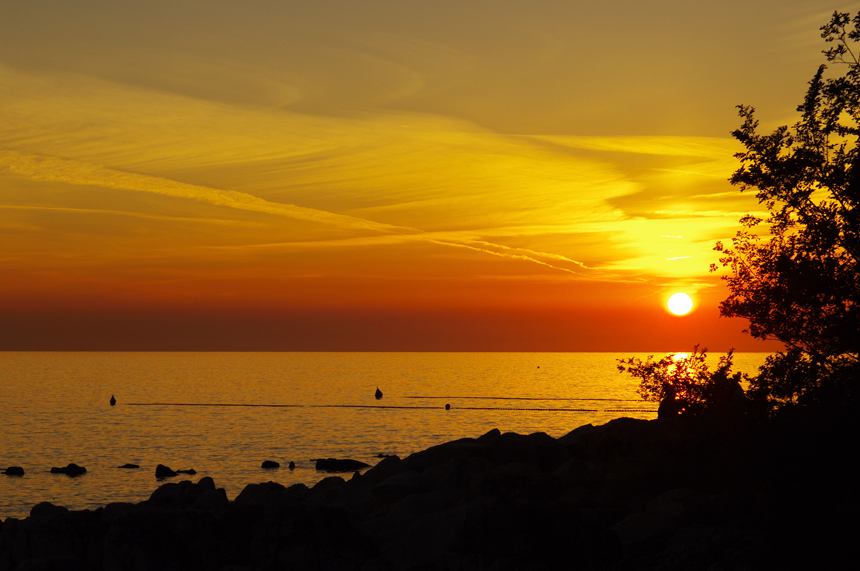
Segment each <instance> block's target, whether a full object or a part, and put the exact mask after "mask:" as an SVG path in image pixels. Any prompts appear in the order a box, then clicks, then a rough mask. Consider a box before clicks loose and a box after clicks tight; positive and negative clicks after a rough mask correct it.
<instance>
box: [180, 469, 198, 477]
mask: <svg viewBox="0 0 860 571" xmlns="http://www.w3.org/2000/svg"><path fill="white" fill-rule="evenodd" d="M176 473H177V474H188V475H189V476H193V475H194V474H196V473H197V470H195V469H194V468H189V469H187V470H177V471H176Z"/></svg>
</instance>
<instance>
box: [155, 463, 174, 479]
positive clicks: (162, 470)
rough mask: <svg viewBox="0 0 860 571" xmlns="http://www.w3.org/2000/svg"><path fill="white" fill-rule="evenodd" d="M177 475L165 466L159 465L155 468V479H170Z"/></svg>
mask: <svg viewBox="0 0 860 571" xmlns="http://www.w3.org/2000/svg"><path fill="white" fill-rule="evenodd" d="M175 475H176V472H174V471H173V470H171V469H170V468H168V467H167V466H165V465H164V464H159V465H158V466H156V467H155V477H156V478H170V477H173V476H175Z"/></svg>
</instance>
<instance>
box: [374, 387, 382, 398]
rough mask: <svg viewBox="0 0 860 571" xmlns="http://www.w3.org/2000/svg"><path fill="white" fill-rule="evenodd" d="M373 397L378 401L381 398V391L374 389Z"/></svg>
mask: <svg viewBox="0 0 860 571" xmlns="http://www.w3.org/2000/svg"><path fill="white" fill-rule="evenodd" d="M375 396H376V400H379V399H381V398H382V391H381V390H379V387H376V395H375Z"/></svg>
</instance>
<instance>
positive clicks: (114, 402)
mask: <svg viewBox="0 0 860 571" xmlns="http://www.w3.org/2000/svg"><path fill="white" fill-rule="evenodd" d="M115 404H116V399H115V398H114V396H113V395H111V396H110V405H111V406H114V405H115Z"/></svg>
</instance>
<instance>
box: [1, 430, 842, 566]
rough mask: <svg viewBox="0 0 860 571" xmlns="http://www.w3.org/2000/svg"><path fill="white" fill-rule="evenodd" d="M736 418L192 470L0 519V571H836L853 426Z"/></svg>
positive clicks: (490, 435) (493, 437) (493, 434)
mask: <svg viewBox="0 0 860 571" xmlns="http://www.w3.org/2000/svg"><path fill="white" fill-rule="evenodd" d="M733 426H735V425H717V424H713V423H710V424H709V423H706V422H703V421H701V419H688V418H684V417H678V418H671V419H668V420H655V421H644V420H634V419H616V420H613V421H611V422H609V423H607V424H605V425H602V426H592V425H586V426H582V427H580V428H577V429H576V430H573V431H571V432H570V433H568V434H567V435H565V436H563V437H561V438H551V437H549V436H547V435H546V434H542V433H537V434H529V435H520V434H512V433H501V432H500V431H498V430H491V431H489V432H487V433H486V434H484V435H483V436H481V437H479V438H463V439H460V440H456V441H453V442H446V443H444V444H440V445H438V446H433V447H431V448H428V449H426V450H423V451H421V452H417V453H415V454H412V455H410V456H408V457H406V458H403V459H401V458H399V457H398V456H387V457H385V458H382V459H380V460H379V462H378V463H377V464H376V465H375V466H373V467H371V468H369V469H367V470H366V471H365V472H364V473H363V474H357V473H356V474H353V475H351V476H349V477H347V478H343V477H340V476H329V477H326V478H324V479H322V480H321V481H320V482H318V483H317V484H316V485H314V486H313V487H312V488H308V487H307V486H305V485H303V484H296V485H293V486H290V487H285V486H283V485H281V484H278V483H275V482H267V483H259V484H249V485H247V486H246V487H245V488H244V489H243V490H242V491H241V492H240V493H239V495H238V496H237V497H236V499H235V500H233V501H232V502H230V501H228V499H227V496H226V493H225V491H224V490H223V489H222V488H217V487H216V486H215V483H214V481H212V479H211V478H201V479H200V480H199V481H198V482H197V483H193V482H191V481H181V482H169V483H165V484H162V485H161V486H159V487H158V488H157V489H156V490H155V491H154V492H153V493H152V495H151V496H150V498H149V499H148V500H146V501H145V502H141V503H139V504H136V505H135V504H128V503H113V504H108V505H107V506H105V507H104V508H103V509H101V508H100V509H98V510H95V511H89V510H82V511H68V510H66V509H65V508H63V507H60V506H54V505H52V504H49V503H42V504H38V505H37V506H34V508H33V510H32V511H31V514H30V517H28V518H24V519H22V520H20V521H19V520H17V519H14V518H8V519H7V520H6V521H5V522H3V524H2V526H0V571H6V570H7V569H16V568H17V569H43V568H48V569H53V568H56V567H50V565H54V564H55V563H56V562H58V561H61V562H63V563H65V564H68V566H69V568H72V569H74V568H80V569H191V570H206V569H216V570H220V569H246V570H252V569H281V568H298V569H320V570H323V569H356V570H358V569H367V570H369V569H451V568H453V569H592V570H598V569H619V570H621V569H631V570H632V569H708V568H714V569H716V568H736V569H745V568H750V569H752V568H756V569H758V568H768V569H769V568H776V569H782V568H824V569H828V568H839V567H840V564H843V563H844V561H846V560H848V559H846V557H847V556H849V555H851V554H852V553H853V550H854V549H855V548H854V546H855V545H856V542H855V538H856V533H857V531H858V529H857V528H858V526H857V524H856V522H854V519H853V518H851V517H848V518H846V517H844V516H846V515H849V516H850V514H853V513H855V511H856V507H857V505H858V492H857V488H856V485H855V479H856V478H855V474H854V472H853V470H852V469H851V468H850V467H849V466H848V465H849V463H846V462H844V454H841V455H840V454H839V453H838V452H839V451H842V452H844V451H845V450H854V449H856V446H857V440H856V437H854V436H852V434H853V433H850V432H849V431H847V430H842V431H841V432H840V431H839V430H832V431H830V432H825V431H823V430H819V431H815V430H813V429H810V428H809V427H804V428H802V429H797V430H794V431H793V432H792V431H786V429H785V428H784V427H782V428H779V429H778V430H777V429H770V428H767V427H766V428H755V429H754V430H753V429H743V430H740V429H737V428H733ZM773 475H778V477H776V478H773V477H772V476H773ZM822 545H826V546H827V549H821V546H822ZM56 564H57V565H59V563H56Z"/></svg>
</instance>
